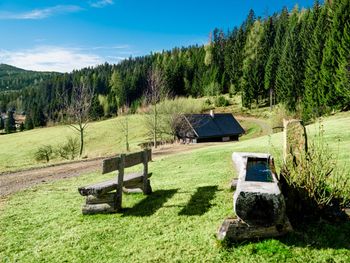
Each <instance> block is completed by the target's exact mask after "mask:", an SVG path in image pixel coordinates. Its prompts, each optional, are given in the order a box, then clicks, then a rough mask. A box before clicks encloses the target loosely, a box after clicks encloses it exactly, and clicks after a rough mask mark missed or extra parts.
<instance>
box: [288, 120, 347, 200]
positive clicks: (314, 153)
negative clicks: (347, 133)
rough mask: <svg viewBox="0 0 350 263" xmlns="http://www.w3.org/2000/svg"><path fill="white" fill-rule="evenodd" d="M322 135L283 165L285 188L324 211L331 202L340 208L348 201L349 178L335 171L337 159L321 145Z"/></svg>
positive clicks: (321, 131)
mask: <svg viewBox="0 0 350 263" xmlns="http://www.w3.org/2000/svg"><path fill="white" fill-rule="evenodd" d="M323 134H324V131H323V129H322V126H320V131H319V134H318V135H317V136H316V137H315V138H313V140H311V141H310V142H309V143H308V150H307V152H302V153H301V154H300V156H299V155H298V156H293V158H289V159H288V161H287V163H286V164H285V167H284V171H283V173H282V174H285V176H284V177H285V179H286V181H287V183H288V185H290V186H292V187H294V188H296V189H302V191H303V192H304V193H305V195H306V196H307V198H308V199H309V200H310V201H311V202H314V203H316V204H317V205H318V207H325V206H327V205H328V204H330V203H331V202H333V201H334V200H337V202H338V203H340V204H341V205H345V204H348V203H349V201H350V195H349V194H350V174H349V172H348V171H346V170H345V169H340V168H338V167H337V159H338V158H337V157H336V156H335V155H334V154H332V152H331V150H330V148H329V146H328V145H327V144H326V143H325V142H324V138H323V137H324V135H323Z"/></svg>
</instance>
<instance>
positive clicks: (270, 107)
mask: <svg viewBox="0 0 350 263" xmlns="http://www.w3.org/2000/svg"><path fill="white" fill-rule="evenodd" d="M272 93H273V91H272V88H270V111H272Z"/></svg>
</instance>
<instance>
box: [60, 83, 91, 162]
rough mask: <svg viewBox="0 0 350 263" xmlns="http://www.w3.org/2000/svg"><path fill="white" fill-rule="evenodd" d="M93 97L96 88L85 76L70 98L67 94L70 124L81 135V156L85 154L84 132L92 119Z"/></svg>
mask: <svg viewBox="0 0 350 263" xmlns="http://www.w3.org/2000/svg"><path fill="white" fill-rule="evenodd" d="M93 97H94V90H93V88H92V87H91V86H90V85H87V83H86V81H85V79H84V78H82V79H81V81H80V83H79V85H76V86H73V88H72V93H71V96H70V100H69V96H65V107H66V113H67V117H68V121H69V123H70V124H69V126H70V127H71V128H72V129H73V130H75V131H76V132H78V133H79V136H80V151H79V155H80V156H81V155H82V154H83V149H84V132H85V129H86V127H87V125H88V123H89V121H90V118H89V112H90V109H91V105H92V99H93Z"/></svg>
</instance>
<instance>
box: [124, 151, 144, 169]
mask: <svg viewBox="0 0 350 263" xmlns="http://www.w3.org/2000/svg"><path fill="white" fill-rule="evenodd" d="M142 155H143V152H136V153H130V154H128V155H126V156H125V166H124V167H125V168H128V167H131V166H134V165H137V164H140V163H142Z"/></svg>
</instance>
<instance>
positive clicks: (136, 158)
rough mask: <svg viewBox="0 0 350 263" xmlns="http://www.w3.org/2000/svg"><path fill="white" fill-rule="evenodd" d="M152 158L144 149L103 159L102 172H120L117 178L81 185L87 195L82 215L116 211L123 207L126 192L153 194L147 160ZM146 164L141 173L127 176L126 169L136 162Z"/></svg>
mask: <svg viewBox="0 0 350 263" xmlns="http://www.w3.org/2000/svg"><path fill="white" fill-rule="evenodd" d="M150 160H152V152H151V150H150V149H145V150H144V151H141V152H136V153H131V154H120V155H118V156H117V157H113V158H110V159H106V160H103V164H102V174H106V173H110V172H113V171H117V176H116V178H114V179H111V180H108V181H104V182H101V183H97V184H93V185H89V186H86V187H80V188H78V191H79V193H80V194H81V195H82V196H86V204H84V205H83V208H82V212H83V214H97V213H114V212H117V211H118V210H120V209H121V208H122V197H123V191H124V192H128V193H130V192H143V193H144V194H151V193H152V188H151V184H150V180H149V178H150V177H151V175H152V174H151V173H148V162H149V161H150ZM141 163H142V164H143V171H142V172H141V173H132V174H126V175H124V169H125V168H128V167H132V166H134V165H137V164H141Z"/></svg>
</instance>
